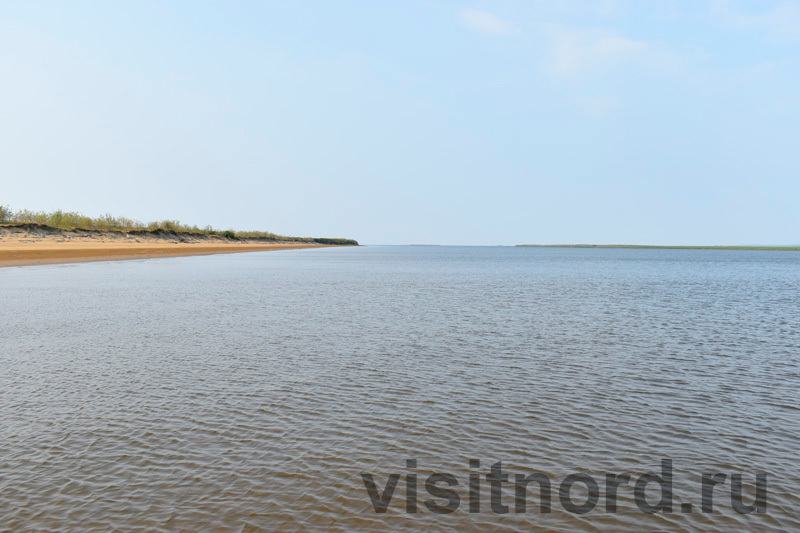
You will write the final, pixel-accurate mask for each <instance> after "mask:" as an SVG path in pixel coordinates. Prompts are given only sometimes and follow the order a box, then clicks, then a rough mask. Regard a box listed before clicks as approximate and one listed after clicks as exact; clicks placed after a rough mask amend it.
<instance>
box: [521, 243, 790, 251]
mask: <svg viewBox="0 0 800 533" xmlns="http://www.w3.org/2000/svg"><path fill="white" fill-rule="evenodd" d="M516 247H518V248H625V249H633V250H753V251H765V252H800V246H667V245H664V246H662V245H656V244H517V245H516Z"/></svg>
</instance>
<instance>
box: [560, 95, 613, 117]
mask: <svg viewBox="0 0 800 533" xmlns="http://www.w3.org/2000/svg"><path fill="white" fill-rule="evenodd" d="M572 101H573V103H574V104H575V105H576V106H577V108H578V109H580V110H581V112H583V114H585V115H588V116H590V117H593V118H606V117H609V116H611V114H612V113H613V112H614V111H615V110H616V109H617V108H619V107H620V103H619V100H617V99H616V98H612V97H610V96H579V97H576V98H573V100H572Z"/></svg>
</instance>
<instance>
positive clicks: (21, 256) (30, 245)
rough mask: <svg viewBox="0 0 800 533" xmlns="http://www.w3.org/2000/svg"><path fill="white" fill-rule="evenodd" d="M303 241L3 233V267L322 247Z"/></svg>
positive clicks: (0, 233)
mask: <svg viewBox="0 0 800 533" xmlns="http://www.w3.org/2000/svg"><path fill="white" fill-rule="evenodd" d="M324 246H326V245H322V244H315V243H303V242H251V241H233V242H231V241H226V240H223V239H196V238H190V239H185V238H182V240H177V239H176V238H175V237H149V236H148V237H141V236H137V237H133V236H129V235H125V234H113V233H94V234H70V233H66V232H64V233H57V234H45V233H25V232H13V231H9V230H8V229H3V230H0V267H12V266H26V265H43V264H52V263H83V262H89V261H121V260H129V259H151V258H157V257H177V256H186V255H210V254H231V253H241V252H260V251H267V250H287V249H295V248H321V247H324Z"/></svg>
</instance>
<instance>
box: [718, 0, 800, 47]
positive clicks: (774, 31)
mask: <svg viewBox="0 0 800 533" xmlns="http://www.w3.org/2000/svg"><path fill="white" fill-rule="evenodd" d="M711 14H712V16H713V17H714V18H715V19H716V20H717V21H718V22H720V23H722V24H724V25H726V26H731V27H737V28H748V29H754V30H760V31H763V32H766V33H767V34H768V35H769V36H770V37H772V38H774V39H778V40H800V2H796V1H795V2H781V3H779V4H777V5H776V6H775V7H774V8H772V9H770V10H768V11H763V12H761V13H744V12H743V11H741V10H740V9H739V8H738V6H737V4H736V3H735V2H733V1H731V0H713V1H712V3H711Z"/></svg>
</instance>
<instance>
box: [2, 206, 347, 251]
mask: <svg viewBox="0 0 800 533" xmlns="http://www.w3.org/2000/svg"><path fill="white" fill-rule="evenodd" d="M0 224H4V225H16V224H38V225H41V226H48V227H50V228H54V229H59V230H62V231H75V230H84V231H111V232H122V233H130V232H144V233H147V232H150V233H158V232H170V233H175V234H183V235H203V236H207V237H220V238H223V239H230V240H246V239H257V240H261V241H289V242H313V243H317V244H338V245H358V241H355V240H353V239H338V238H327V237H289V236H286V235H277V234H275V233H270V232H267V231H234V230H231V229H227V230H218V229H215V228H213V227H211V226H206V227H204V228H200V227H197V226H189V225H187V224H181V223H180V222H178V221H177V220H162V221H160V222H159V221H156V222H149V223H147V224H145V223H144V222H140V221H138V220H133V219H130V218H126V217H115V216H112V215H109V214H106V215H103V216H100V217H97V218H92V217H87V216H84V215H82V214H80V213H75V212H64V211H61V210H57V211H51V212H47V211H28V210H27V209H23V210H20V211H14V210H12V209H10V208H9V207H8V206H4V205H0Z"/></svg>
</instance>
